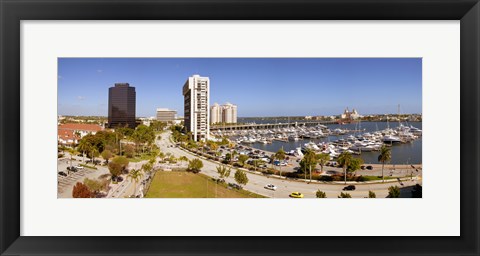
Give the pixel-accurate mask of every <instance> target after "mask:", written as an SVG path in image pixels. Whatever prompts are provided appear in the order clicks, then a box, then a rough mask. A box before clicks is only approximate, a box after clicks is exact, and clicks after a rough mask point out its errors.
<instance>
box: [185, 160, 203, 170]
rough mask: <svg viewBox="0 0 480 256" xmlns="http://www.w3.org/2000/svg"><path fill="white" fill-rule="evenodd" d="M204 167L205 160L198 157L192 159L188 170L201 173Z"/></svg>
mask: <svg viewBox="0 0 480 256" xmlns="http://www.w3.org/2000/svg"><path fill="white" fill-rule="evenodd" d="M202 168H203V162H202V161H201V160H200V159H198V158H195V159H192V160H190V161H189V162H188V170H189V171H191V172H193V173H199V172H200V171H201V169H202Z"/></svg>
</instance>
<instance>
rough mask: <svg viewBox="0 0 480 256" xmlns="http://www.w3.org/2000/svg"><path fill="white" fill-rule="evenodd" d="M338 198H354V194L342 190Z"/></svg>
mask: <svg viewBox="0 0 480 256" xmlns="http://www.w3.org/2000/svg"><path fill="white" fill-rule="evenodd" d="M338 198H352V196H351V195H350V194H349V193H343V192H341V193H340V195H339V196H338Z"/></svg>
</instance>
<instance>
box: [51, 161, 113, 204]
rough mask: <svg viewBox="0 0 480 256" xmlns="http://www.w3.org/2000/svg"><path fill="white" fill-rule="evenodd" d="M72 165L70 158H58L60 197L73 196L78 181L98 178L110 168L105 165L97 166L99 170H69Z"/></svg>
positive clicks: (58, 193)
mask: <svg viewBox="0 0 480 256" xmlns="http://www.w3.org/2000/svg"><path fill="white" fill-rule="evenodd" d="M80 163H81V161H79V160H74V161H73V162H72V166H77V165H78V164H80ZM67 167H70V159H69V158H61V159H58V160H57V195H58V197H59V198H65V197H66V198H69V197H72V190H73V186H75V184H76V183H77V182H83V180H84V179H85V178H89V179H96V178H98V177H99V176H101V175H103V174H107V173H108V169H107V168H106V167H103V166H97V168H98V169H97V170H95V169H90V168H85V167H84V168H83V169H78V170H77V171H76V172H72V171H70V172H69V171H68V170H67ZM59 172H64V173H65V174H67V176H62V175H59V174H58V173H59Z"/></svg>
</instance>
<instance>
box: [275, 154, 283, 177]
mask: <svg viewBox="0 0 480 256" xmlns="http://www.w3.org/2000/svg"><path fill="white" fill-rule="evenodd" d="M275 158H276V159H278V160H280V161H282V160H284V159H285V151H283V147H282V148H281V149H279V150H278V151H277V153H275ZM281 176H282V165H281V164H280V177H281Z"/></svg>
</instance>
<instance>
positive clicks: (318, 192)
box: [315, 189, 327, 198]
mask: <svg viewBox="0 0 480 256" xmlns="http://www.w3.org/2000/svg"><path fill="white" fill-rule="evenodd" d="M315 195H316V196H317V198H327V194H325V192H323V191H321V190H320V189H319V190H317V193H316V194H315Z"/></svg>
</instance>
